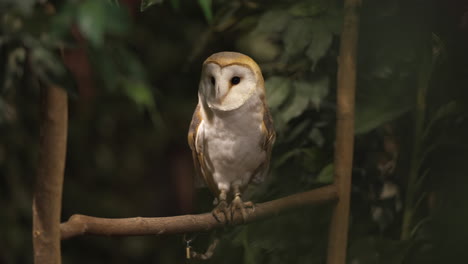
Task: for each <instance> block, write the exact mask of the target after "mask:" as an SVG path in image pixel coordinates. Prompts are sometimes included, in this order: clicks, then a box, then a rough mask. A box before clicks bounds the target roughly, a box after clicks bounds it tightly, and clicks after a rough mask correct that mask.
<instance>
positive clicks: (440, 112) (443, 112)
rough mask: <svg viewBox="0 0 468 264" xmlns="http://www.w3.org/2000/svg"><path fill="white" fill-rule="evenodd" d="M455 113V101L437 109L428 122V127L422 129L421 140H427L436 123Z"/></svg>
mask: <svg viewBox="0 0 468 264" xmlns="http://www.w3.org/2000/svg"><path fill="white" fill-rule="evenodd" d="M456 111H457V103H456V102H455V101H451V102H449V103H447V104H445V105H442V106H441V107H439V109H437V111H436V113H435V114H434V115H433V116H432V118H431V119H430V120H429V123H428V125H427V126H426V128H425V129H424V133H423V139H427V137H428V136H429V133H430V132H431V130H432V128H433V127H434V125H435V124H436V123H437V121H439V120H441V119H443V118H445V117H447V116H449V115H451V114H453V113H455V112H456Z"/></svg>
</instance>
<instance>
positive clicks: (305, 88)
mask: <svg viewBox="0 0 468 264" xmlns="http://www.w3.org/2000/svg"><path fill="white" fill-rule="evenodd" d="M294 85H295V87H296V89H297V92H298V94H299V95H300V96H304V97H308V98H309V99H310V101H311V103H312V105H313V106H314V107H315V108H317V109H319V108H320V105H321V103H322V101H323V99H325V97H326V96H327V95H328V90H329V80H328V76H322V77H321V78H320V79H318V80H315V81H312V82H296V83H295V84H294Z"/></svg>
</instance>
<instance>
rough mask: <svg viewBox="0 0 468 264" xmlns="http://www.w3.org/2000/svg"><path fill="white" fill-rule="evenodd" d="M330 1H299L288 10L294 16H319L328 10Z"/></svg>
mask: <svg viewBox="0 0 468 264" xmlns="http://www.w3.org/2000/svg"><path fill="white" fill-rule="evenodd" d="M327 7H328V3H327V1H323V0H316V1H306V2H299V3H297V4H295V5H293V6H291V7H290V8H289V10H288V12H289V13H290V14H291V15H293V16H298V17H304V16H317V15H320V14H322V13H323V12H325V11H326V10H327Z"/></svg>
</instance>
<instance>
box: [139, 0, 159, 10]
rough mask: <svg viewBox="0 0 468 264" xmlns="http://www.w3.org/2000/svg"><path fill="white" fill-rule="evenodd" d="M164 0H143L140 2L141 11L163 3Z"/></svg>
mask: <svg viewBox="0 0 468 264" xmlns="http://www.w3.org/2000/svg"><path fill="white" fill-rule="evenodd" d="M162 2H163V0H142V1H141V4H140V11H141V12H143V11H145V10H146V9H147V8H148V7H150V6H152V5H158V4H162Z"/></svg>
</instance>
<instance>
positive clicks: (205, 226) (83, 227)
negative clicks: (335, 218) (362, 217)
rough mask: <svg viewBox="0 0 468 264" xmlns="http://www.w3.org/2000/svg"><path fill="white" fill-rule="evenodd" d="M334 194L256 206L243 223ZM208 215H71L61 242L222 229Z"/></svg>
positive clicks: (322, 191)
mask: <svg viewBox="0 0 468 264" xmlns="http://www.w3.org/2000/svg"><path fill="white" fill-rule="evenodd" d="M336 199H337V192H336V190H335V187H334V186H331V185H330V186H325V187H321V188H318V189H315V190H311V191H307V192H303V193H298V194H293V195H290V196H287V197H284V198H280V199H277V200H273V201H269V202H265V203H261V204H256V205H255V207H254V208H253V209H248V216H247V218H246V221H245V223H250V222H253V221H257V220H260V219H263V218H267V217H271V216H275V215H279V214H280V213H283V212H285V211H288V210H292V209H296V208H299V207H304V206H307V205H313V204H321V203H325V202H330V201H335V200H336ZM231 224H232V225H239V224H243V221H242V217H240V215H236V218H235V219H234V221H233V222H232V223H231ZM223 226H224V223H222V222H219V221H217V220H216V219H215V218H214V217H213V215H212V214H211V213H204V214H198V215H180V216H170V217H133V218H114V219H110V218H99V217H92V216H86V215H73V216H71V217H70V219H69V220H68V221H67V222H64V223H62V224H61V225H60V229H61V232H62V239H69V238H73V237H76V236H80V235H101V236H102V235H104V236H142V235H169V234H184V233H192V232H203V231H209V230H213V229H216V228H220V227H223Z"/></svg>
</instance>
